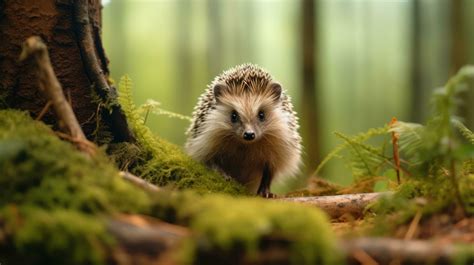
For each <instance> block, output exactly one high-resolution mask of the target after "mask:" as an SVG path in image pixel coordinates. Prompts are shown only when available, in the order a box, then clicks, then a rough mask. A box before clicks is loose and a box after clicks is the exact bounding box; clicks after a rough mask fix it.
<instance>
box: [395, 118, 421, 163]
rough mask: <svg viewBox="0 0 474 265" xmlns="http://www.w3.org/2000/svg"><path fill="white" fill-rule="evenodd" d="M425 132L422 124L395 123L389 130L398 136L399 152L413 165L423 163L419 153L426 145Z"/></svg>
mask: <svg viewBox="0 0 474 265" xmlns="http://www.w3.org/2000/svg"><path fill="white" fill-rule="evenodd" d="M425 130H426V128H425V126H423V125H421V124H418V123H409V122H402V121H397V122H395V123H394V124H393V125H392V126H391V128H390V130H389V131H390V132H394V133H396V134H398V136H399V140H398V146H399V151H400V152H401V153H403V154H404V155H405V157H406V158H407V159H408V160H409V161H410V163H411V164H412V165H414V164H419V163H421V162H422V161H421V160H420V159H421V158H420V157H419V153H418V152H419V150H420V149H421V148H422V147H423V144H424V137H425V136H424V134H425Z"/></svg>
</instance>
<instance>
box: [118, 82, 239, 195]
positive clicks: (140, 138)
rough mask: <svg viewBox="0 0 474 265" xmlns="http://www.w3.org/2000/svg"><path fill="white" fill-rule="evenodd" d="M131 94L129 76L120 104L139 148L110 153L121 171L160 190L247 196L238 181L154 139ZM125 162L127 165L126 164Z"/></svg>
mask: <svg viewBox="0 0 474 265" xmlns="http://www.w3.org/2000/svg"><path fill="white" fill-rule="evenodd" d="M131 90H132V83H131V80H130V79H129V78H128V77H127V76H125V77H122V79H121V80H120V84H119V92H120V93H119V99H118V100H119V103H120V105H121V107H122V109H123V111H124V113H125V115H126V116H127V121H128V124H129V126H130V128H131V130H132V131H133V132H134V134H135V136H136V138H137V144H136V145H135V146H134V147H132V146H130V145H128V146H124V145H122V146H119V147H113V148H112V149H110V150H111V152H110V153H111V155H112V156H114V157H115V158H116V161H118V162H119V163H118V166H119V167H126V168H127V169H128V170H130V171H131V172H132V173H134V174H136V175H138V176H140V177H142V178H144V179H146V180H148V181H150V182H152V183H154V184H157V185H160V186H165V185H171V186H173V187H175V188H178V189H193V190H195V191H197V192H199V193H215V192H219V193H228V194H234V195H238V194H247V191H246V190H245V188H244V187H243V186H242V185H240V184H239V183H237V182H236V181H234V180H226V179H225V178H223V177H222V176H221V175H219V174H218V173H217V172H214V171H212V170H209V169H208V168H206V167H205V166H204V165H202V164H201V163H198V162H196V161H194V160H193V159H192V158H190V157H189V156H188V155H186V154H185V153H184V152H183V151H182V149H181V148H179V147H178V146H176V145H174V144H171V143H169V142H167V141H165V140H163V139H161V138H159V137H157V136H155V135H153V133H152V132H151V131H150V129H149V128H148V127H147V126H145V125H144V118H143V117H142V116H141V115H140V113H139V111H138V109H137V108H136V107H135V104H134V103H133V99H132V95H131ZM136 148H138V150H139V152H138V153H137V149H136ZM130 149H132V152H135V153H136V154H137V155H136V157H135V159H130V155H129V152H128V150H130ZM124 161H126V162H127V163H128V164H124V163H123V162H124ZM120 162H121V163H120Z"/></svg>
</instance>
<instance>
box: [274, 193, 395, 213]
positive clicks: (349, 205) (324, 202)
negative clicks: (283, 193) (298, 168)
mask: <svg viewBox="0 0 474 265" xmlns="http://www.w3.org/2000/svg"><path fill="white" fill-rule="evenodd" d="M389 194H390V193H386V192H384V193H377V192H374V193H359V194H344V195H334V196H317V197H290V198H279V199H277V200H279V201H287V202H296V203H303V204H307V205H312V206H316V207H318V208H320V209H322V210H323V211H325V212H326V213H327V214H328V215H329V217H331V218H332V219H338V218H340V217H343V216H348V215H350V216H352V217H353V218H360V217H362V216H363V213H364V209H365V207H366V206H367V205H368V204H369V203H372V202H374V201H376V200H377V199H378V198H380V197H381V196H385V195H389Z"/></svg>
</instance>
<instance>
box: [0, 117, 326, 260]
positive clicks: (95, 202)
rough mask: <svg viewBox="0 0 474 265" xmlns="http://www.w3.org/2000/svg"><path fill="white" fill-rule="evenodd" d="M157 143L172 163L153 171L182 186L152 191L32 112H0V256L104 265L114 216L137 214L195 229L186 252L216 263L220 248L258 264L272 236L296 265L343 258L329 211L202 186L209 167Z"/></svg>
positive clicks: (231, 186)
mask: <svg viewBox="0 0 474 265" xmlns="http://www.w3.org/2000/svg"><path fill="white" fill-rule="evenodd" d="M157 141H158V140H157ZM160 141H161V140H160ZM158 144H160V145H164V146H165V147H164V148H165V149H153V150H151V151H150V150H147V152H148V155H153V154H156V153H158V152H163V153H162V154H161V157H160V158H163V160H164V161H162V162H160V163H164V164H153V165H154V166H156V167H157V168H156V169H153V170H150V172H155V171H157V170H159V169H160V168H164V171H165V172H167V173H165V174H163V175H160V176H161V177H162V176H167V177H170V178H174V179H173V180H174V181H175V182H177V184H174V185H173V183H172V182H173V181H169V182H167V183H165V184H168V185H170V188H169V189H164V190H163V191H160V192H157V193H148V192H145V191H143V190H141V189H139V188H137V187H135V186H134V185H132V184H130V183H128V182H126V181H124V180H122V179H121V178H120V177H119V174H118V173H119V171H118V169H117V168H116V167H115V165H114V163H113V162H112V161H111V160H110V159H109V158H108V157H107V156H106V155H105V154H103V153H102V152H101V151H100V152H99V153H98V154H97V155H96V156H94V157H92V158H91V157H88V156H86V155H84V154H82V153H80V152H79V151H77V150H76V149H75V147H74V146H73V145H72V144H70V143H68V142H65V141H62V140H60V139H59V138H58V137H57V136H56V134H55V133H54V131H52V130H51V129H50V128H49V127H47V126H46V125H44V124H43V123H41V122H38V121H34V120H32V119H31V118H30V117H29V116H28V114H27V113H24V112H19V111H13V110H0V172H1V174H0V261H1V262H2V263H3V262H5V264H20V263H23V264H104V263H106V262H107V260H108V258H110V254H111V251H112V249H114V248H115V247H116V246H117V244H119V242H117V239H115V238H114V237H113V236H112V235H111V234H110V233H109V230H108V229H107V222H106V221H107V219H109V218H114V216H116V215H117V214H118V213H128V214H134V213H137V214H144V215H149V216H152V217H155V218H160V219H162V220H165V221H167V222H171V223H175V224H179V225H183V226H187V227H189V228H190V229H191V230H192V232H193V233H192V236H191V237H190V238H188V239H187V240H186V244H184V246H183V250H182V251H181V252H180V253H181V254H182V257H181V258H182V259H183V261H186V263H188V262H189V263H195V264H203V263H209V261H211V262H212V261H213V262H217V261H219V259H218V258H217V260H215V259H213V255H211V254H214V253H222V256H221V257H229V256H230V255H236V253H237V254H238V257H241V258H242V259H244V260H246V261H252V260H254V259H256V258H257V257H256V255H257V253H258V251H259V250H260V249H261V248H262V244H263V243H262V242H264V241H265V239H267V238H272V237H277V238H282V239H283V240H284V241H285V242H287V243H286V244H287V248H288V253H289V257H290V259H291V261H292V263H294V264H314V263H315V262H317V263H321V264H330V263H333V262H335V259H334V258H332V257H333V256H334V255H333V252H334V246H335V245H334V244H335V243H334V240H335V239H334V236H333V234H332V232H331V229H330V226H329V223H328V221H327V220H326V217H325V215H324V214H323V213H321V212H320V211H318V210H317V209H314V208H308V207H305V206H299V205H293V204H281V203H276V202H269V201H266V200H263V199H259V198H250V197H245V196H237V197H236V195H237V194H245V192H243V188H242V187H240V186H238V184H236V183H234V182H229V181H226V180H219V181H220V182H219V181H217V180H216V181H214V179H213V178H217V176H218V175H214V174H215V173H211V178H210V180H207V181H208V182H218V184H217V185H216V186H211V188H209V190H208V191H206V192H204V189H205V188H206V187H204V186H202V185H204V184H205V183H207V182H206V181H203V183H204V184H202V183H200V184H197V185H193V183H189V182H193V181H194V182H196V181H199V180H200V179H201V178H205V177H206V174H207V172H208V171H207V169H205V168H204V167H202V166H200V165H198V164H197V163H195V162H191V160H190V159H189V158H186V157H185V155H184V154H182V153H180V152H181V151H179V150H178V149H177V148H176V147H173V146H172V145H170V144H167V143H166V144H164V142H159V143H158ZM173 152H178V153H177V154H174V153H173ZM165 157H168V158H167V159H165ZM170 161H172V162H170ZM183 161H184V164H182V163H183ZM166 162H169V163H171V165H167V164H166ZM156 163H158V162H156ZM186 163H188V164H186ZM145 164H146V162H145ZM188 166H189V167H188ZM178 168H179V169H178ZM196 168H197V169H196ZM193 170H195V171H193ZM196 172H198V173H196ZM150 174H151V173H150ZM181 174H183V175H184V176H188V177H187V178H188V180H187V184H186V185H188V186H187V187H189V190H188V191H182V190H183V189H185V187H186V185H184V184H179V176H180V175H181ZM161 177H160V178H161ZM214 184H215V183H214ZM176 186H178V187H179V188H180V190H176V189H174V187H176ZM193 188H195V190H193ZM210 193H212V194H210ZM226 193H227V194H226ZM215 264H216V263H215Z"/></svg>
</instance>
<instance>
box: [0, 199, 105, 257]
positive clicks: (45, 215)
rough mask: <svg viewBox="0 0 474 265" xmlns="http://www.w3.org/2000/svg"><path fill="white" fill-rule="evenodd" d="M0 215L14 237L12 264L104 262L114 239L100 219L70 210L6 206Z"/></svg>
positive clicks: (7, 229)
mask: <svg viewBox="0 0 474 265" xmlns="http://www.w3.org/2000/svg"><path fill="white" fill-rule="evenodd" d="M0 216H1V217H2V218H5V229H4V230H6V231H7V236H11V237H13V245H14V248H15V251H14V253H11V252H10V253H9V254H10V255H13V257H11V259H12V262H11V263H12V264H13V263H22V262H19V260H18V259H22V258H26V259H27V260H24V261H23V262H24V263H25V264H26V263H28V264H103V263H104V260H105V259H106V251H108V250H109V246H112V245H113V243H114V241H113V239H112V238H111V237H110V236H109V235H108V234H107V233H106V230H105V226H104V224H103V223H102V222H101V220H100V219H97V218H94V217H92V216H90V215H85V214H81V213H79V212H77V211H73V210H63V209H58V210H49V211H46V210H44V209H41V208H39V207H22V208H20V209H17V208H16V207H14V206H9V207H4V208H2V210H1V212H0ZM9 232H10V233H12V234H11V235H8V233H9ZM6 262H7V263H9V262H8V261H6Z"/></svg>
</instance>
